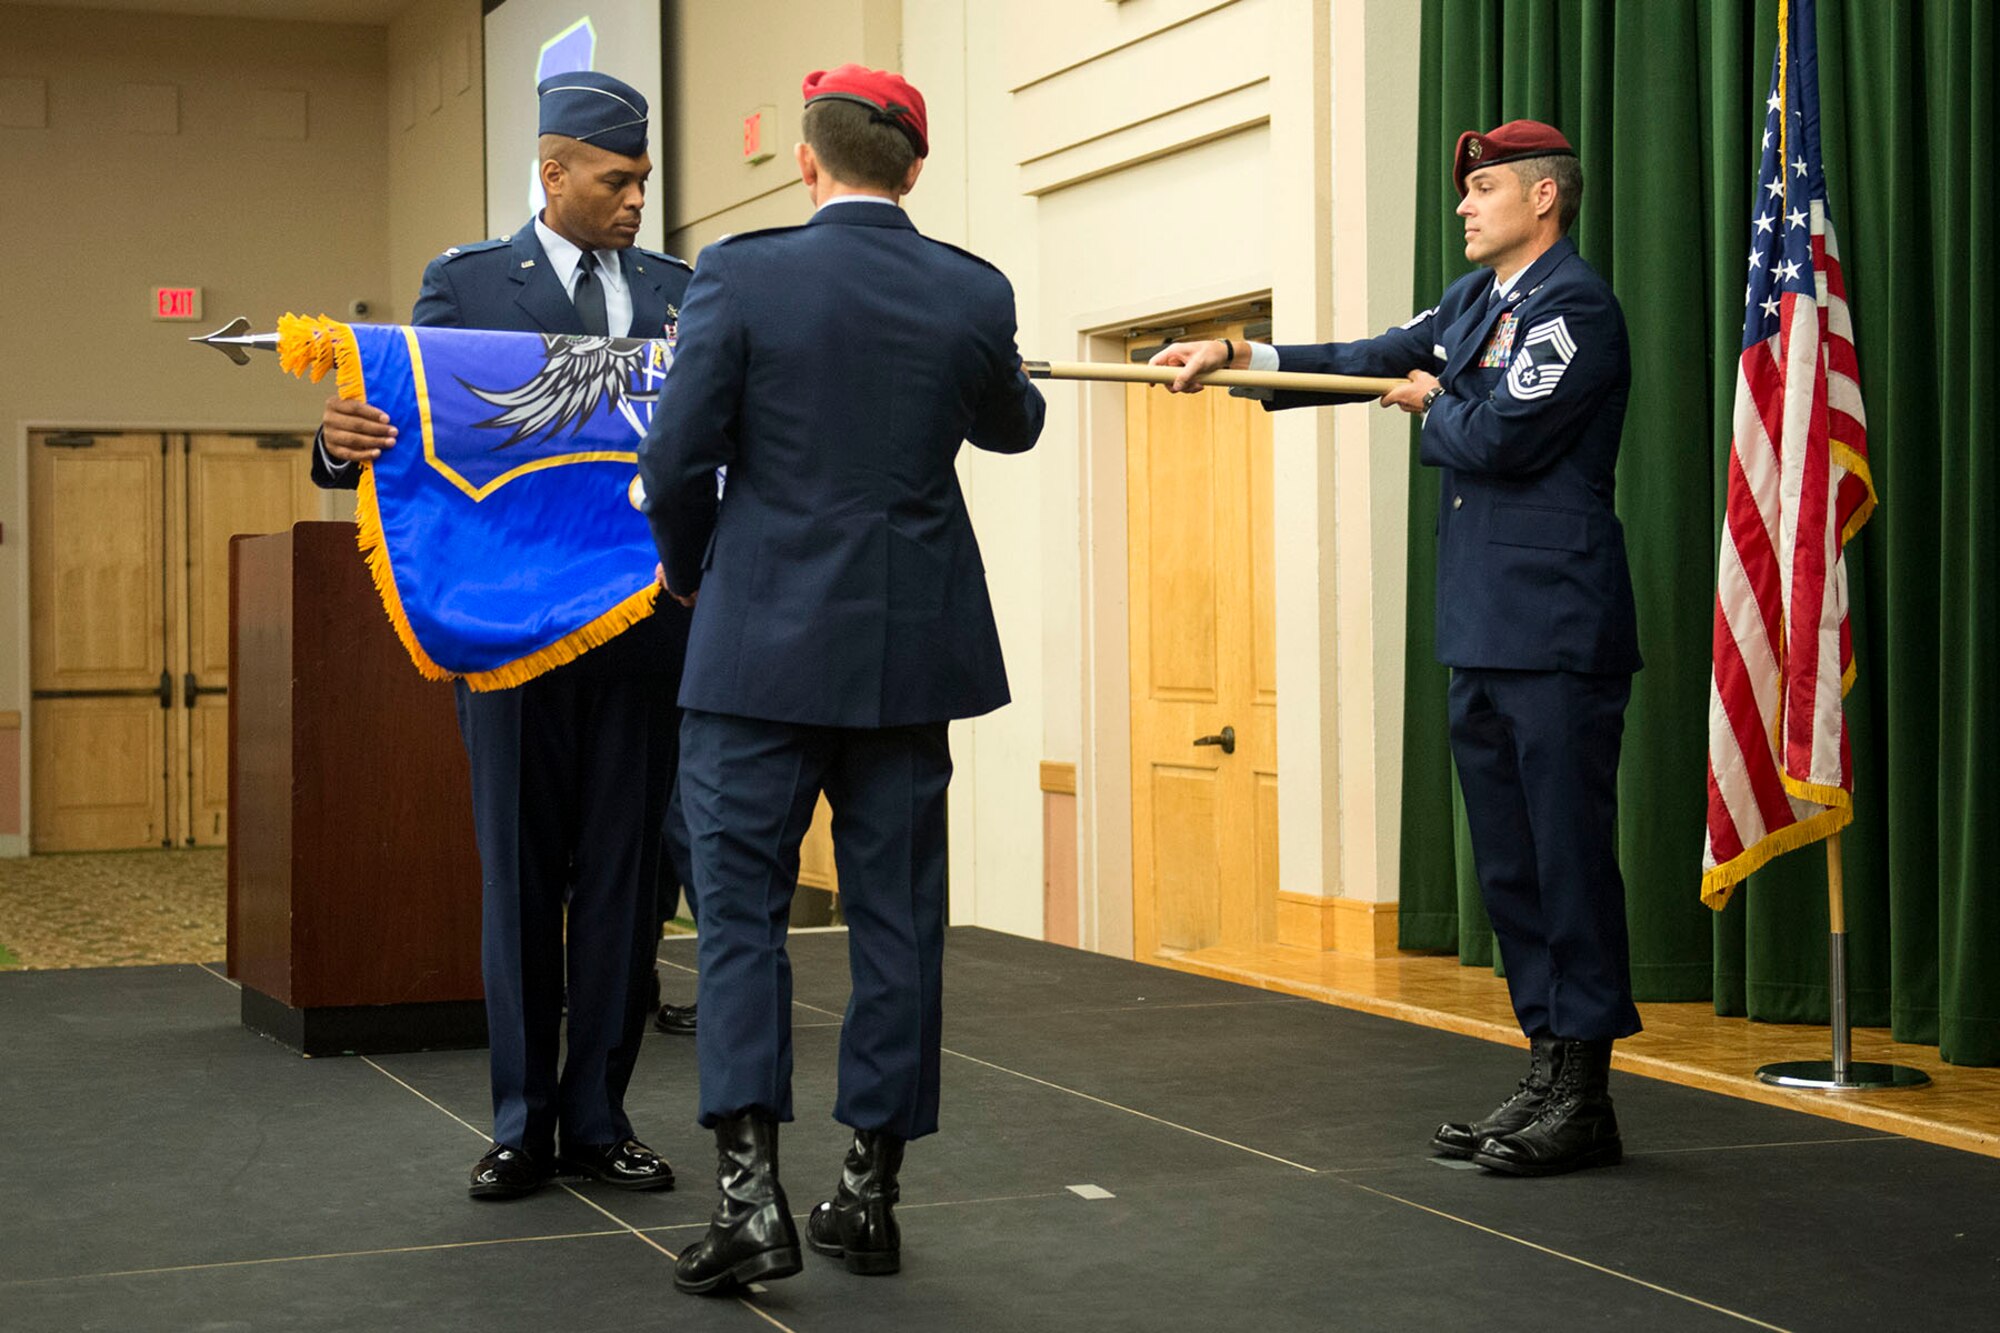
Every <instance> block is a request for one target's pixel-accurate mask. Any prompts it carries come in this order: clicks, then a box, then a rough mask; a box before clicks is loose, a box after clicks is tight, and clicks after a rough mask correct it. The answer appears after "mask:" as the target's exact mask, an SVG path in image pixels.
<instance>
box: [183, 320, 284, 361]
mask: <svg viewBox="0 0 2000 1333" xmlns="http://www.w3.org/2000/svg"><path fill="white" fill-rule="evenodd" d="M188 341H189V342H191V343H206V344H208V345H209V346H210V347H213V348H214V349H215V350H216V351H218V352H220V353H222V354H223V355H224V356H226V357H228V358H229V359H230V360H231V361H234V362H235V363H236V364H237V365H239V366H247V365H249V364H250V353H249V352H248V351H246V350H244V349H246V348H250V347H261V348H263V349H264V350H265V351H267V352H275V351H277V350H278V335H277V334H275V333H252V332H250V321H249V320H247V319H245V318H243V316H241V315H238V316H237V317H236V318H235V319H232V320H230V321H229V322H228V323H227V324H224V325H223V326H222V327H221V328H219V329H217V330H216V331H215V332H214V333H208V334H203V335H201V336H199V337H195V338H189V339H188Z"/></svg>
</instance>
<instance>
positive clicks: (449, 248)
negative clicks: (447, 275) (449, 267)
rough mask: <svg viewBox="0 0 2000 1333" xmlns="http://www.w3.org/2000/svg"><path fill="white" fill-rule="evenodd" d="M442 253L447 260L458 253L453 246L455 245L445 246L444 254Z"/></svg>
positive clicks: (456, 248)
mask: <svg viewBox="0 0 2000 1333" xmlns="http://www.w3.org/2000/svg"><path fill="white" fill-rule="evenodd" d="M444 253H445V258H447V259H449V258H451V256H453V255H455V254H457V253H458V247H457V246H455V245H452V246H447V247H445V252H444Z"/></svg>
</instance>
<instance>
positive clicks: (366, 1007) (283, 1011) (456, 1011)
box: [243, 986, 486, 1055]
mask: <svg viewBox="0 0 2000 1333" xmlns="http://www.w3.org/2000/svg"><path fill="white" fill-rule="evenodd" d="M243 1026H244V1027H246V1028H249V1029H250V1030H251V1031H252V1032H256V1033H260V1034H261V1035H263V1036H266V1037H269V1038H270V1039H271V1040H273V1041H275V1042H277V1043H278V1044H279V1045H280V1046H287V1047H290V1048H291V1049H292V1050H295V1051H297V1052H298V1053H299V1054H300V1055H397V1054H400V1053H402V1052H404V1051H449V1050H465V1049H469V1048H473V1047H479V1046H484V1045H485V1044H486V1002H485V1001H484V1000H440V1001H430V1002H427V1003H422V1004H355V1005H329V1006H327V1007H325V1008H318V1009H294V1008H293V1007H292V1006H290V1005H288V1004H286V1003H285V1002H284V1001H283V1000H276V999H273V998H271V997H270V996H268V995H266V994H264V993H263V992H262V991H258V990H253V989H251V988H250V987H248V986H245V987H244V988H243Z"/></svg>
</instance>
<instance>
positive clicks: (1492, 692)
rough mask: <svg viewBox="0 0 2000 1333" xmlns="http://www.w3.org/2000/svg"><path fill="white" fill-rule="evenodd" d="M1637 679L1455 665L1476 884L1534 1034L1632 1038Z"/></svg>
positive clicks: (1458, 753)
mask: <svg viewBox="0 0 2000 1333" xmlns="http://www.w3.org/2000/svg"><path fill="white" fill-rule="evenodd" d="M1631 694H1632V678H1631V676H1629V675H1624V674H1594V673H1588V672H1578V671H1503V670H1485V669H1471V668H1464V667H1458V668H1454V669H1453V670H1452V673H1451V692H1450V718H1451V753H1452V759H1453V761H1454V763H1455V764H1456V765H1457V767H1458V782H1459V788H1460V790H1461V791H1462V792H1463V793H1464V796H1465V815H1466V822H1467V823H1468V824H1469V825H1470V826H1471V832H1472V848H1473V860H1474V861H1475V863H1476V865H1477V869H1478V874H1479V892H1480V897H1481V899H1482V900H1483V901H1484V902H1485V904H1486V915H1487V916H1488V917H1489V918H1490V919H1491V920H1492V923H1493V933H1494V935H1495V937H1496V938H1497V939H1498V940H1499V942H1500V957H1501V960H1502V962H1504V963H1505V964H1506V968H1507V989H1508V992H1509V994H1510V995H1511V996H1512V997H1513V1001H1514V1014H1515V1017H1517V1018H1518V1019H1519V1020H1520V1023H1521V1030H1522V1031H1523V1032H1525V1033H1527V1034H1528V1035H1529V1036H1531V1037H1547V1036H1553V1037H1569V1038H1575V1039H1580V1040H1600V1039H1604V1038H1616V1037H1629V1036H1631V1035H1632V1034H1633V1033H1635V1032H1637V1031H1638V1030H1639V1011H1638V1009H1636V1008H1635V1007H1634V1006H1633V1004H1632V982H1631V966H1630V962H1629V958H1630V947H1629V944H1628V942H1627V937H1626V933H1625V881H1624V878H1623V877H1622V876H1621V875H1620V874H1619V871H1618V847H1617V828H1618V749H1619V745H1620V743H1621V741H1622V739H1623V737H1624V731H1625V704H1626V701H1627V700H1628V699H1629V698H1630V697H1631Z"/></svg>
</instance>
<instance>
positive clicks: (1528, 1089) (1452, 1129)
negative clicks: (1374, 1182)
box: [1431, 1037, 1563, 1161]
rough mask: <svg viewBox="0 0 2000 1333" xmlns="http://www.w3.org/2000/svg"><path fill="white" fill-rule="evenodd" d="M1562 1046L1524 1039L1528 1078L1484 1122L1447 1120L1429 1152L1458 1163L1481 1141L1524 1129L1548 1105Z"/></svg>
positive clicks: (1552, 1040)
mask: <svg viewBox="0 0 2000 1333" xmlns="http://www.w3.org/2000/svg"><path fill="white" fill-rule="evenodd" d="M1562 1051H1563V1044H1562V1042H1561V1040H1560V1039H1558V1038H1555V1037H1530V1038H1529V1039H1528V1076H1527V1077H1526V1078H1524V1079H1522V1080H1521V1085H1520V1086H1519V1087H1517V1088H1515V1089H1514V1095H1513V1096H1511V1097H1509V1098H1508V1099H1507V1100H1506V1101H1504V1102H1501V1103H1500V1105H1499V1106H1497V1107H1495V1108H1494V1110H1493V1113H1492V1114H1491V1115H1488V1116H1487V1117H1486V1118H1485V1119H1484V1120H1474V1121H1472V1122H1471V1123H1469V1124H1468V1123H1466V1122H1463V1121H1451V1120H1448V1121H1446V1122H1445V1123H1444V1124H1442V1125H1439V1126H1438V1127H1437V1132H1436V1133H1435V1134H1432V1135H1431V1150H1432V1151H1433V1152H1435V1153H1437V1155H1438V1156H1440V1157H1456V1158H1458V1159H1459V1160H1460V1161H1463V1160H1465V1159H1466V1158H1468V1157H1471V1156H1472V1155H1473V1154H1474V1153H1476V1152H1478V1151H1479V1144H1480V1142H1481V1140H1484V1139H1490V1138H1498V1137H1500V1136H1501V1135H1504V1134H1512V1133H1513V1132H1514V1131H1516V1130H1520V1129H1526V1128H1527V1127H1528V1126H1529V1125H1531V1124H1533V1123H1534V1120H1535V1117H1536V1116H1538V1115H1540V1114H1541V1113H1542V1107H1544V1106H1546V1105H1547V1104H1548V1100H1549V1089H1550V1088H1551V1087H1553V1086H1554V1084H1555V1081H1556V1075H1557V1074H1559V1073H1561V1072H1562Z"/></svg>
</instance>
